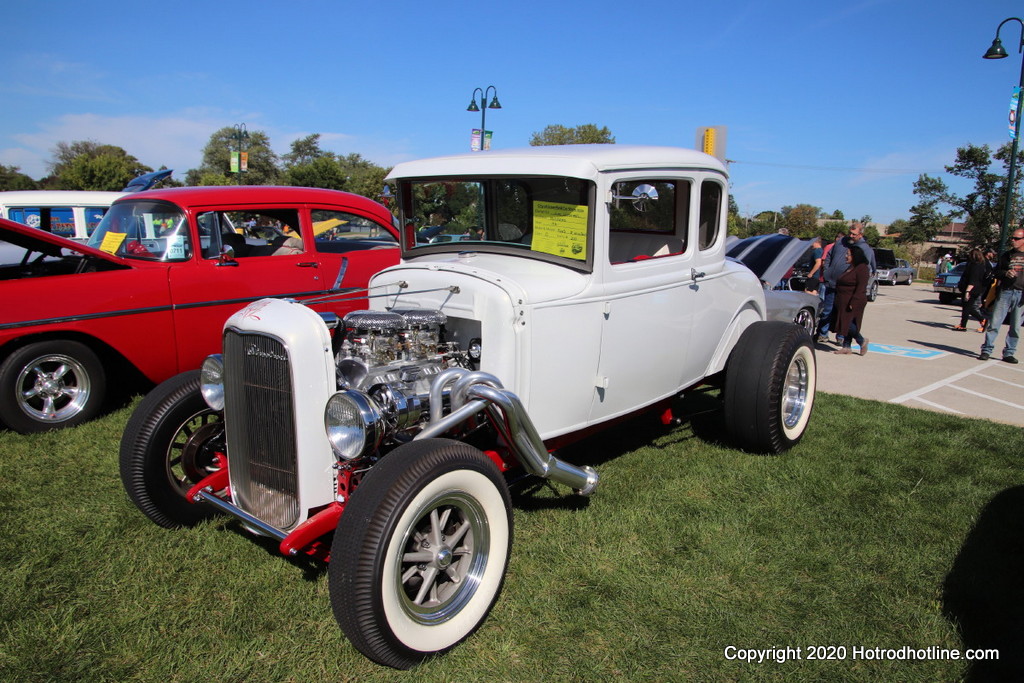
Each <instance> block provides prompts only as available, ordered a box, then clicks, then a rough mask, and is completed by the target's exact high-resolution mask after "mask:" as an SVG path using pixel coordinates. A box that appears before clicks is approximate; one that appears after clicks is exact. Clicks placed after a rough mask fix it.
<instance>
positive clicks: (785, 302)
mask: <svg viewBox="0 0 1024 683" xmlns="http://www.w3.org/2000/svg"><path fill="white" fill-rule="evenodd" d="M729 240H730V241H729V243H728V251H727V252H726V256H728V257H729V258H731V259H733V260H735V261H739V262H740V263H742V264H743V265H745V266H746V267H747V268H749V269H750V270H752V271H753V272H754V275H756V276H757V277H758V279H760V280H761V285H762V286H763V287H764V290H765V292H764V298H765V302H766V303H767V305H768V319H769V320H782V321H785V322H794V323H796V324H797V325H800V326H801V327H803V328H804V329H805V330H807V334H809V335H811V336H812V337H813V336H814V330H815V327H816V326H817V322H818V308H819V307H820V305H821V299H820V298H819V297H818V295H817V294H809V293H807V292H805V291H803V283H804V278H802V277H798V276H797V275H796V274H795V273H794V271H796V270H799V265H800V263H801V262H802V261H804V260H805V257H807V258H809V257H810V250H811V249H812V246H811V243H812V240H801V239H797V238H796V237H790V236H788V235H779V234H770V235H756V236H754V237H748V238H746V239H738V238H733V237H730V238H729Z"/></svg>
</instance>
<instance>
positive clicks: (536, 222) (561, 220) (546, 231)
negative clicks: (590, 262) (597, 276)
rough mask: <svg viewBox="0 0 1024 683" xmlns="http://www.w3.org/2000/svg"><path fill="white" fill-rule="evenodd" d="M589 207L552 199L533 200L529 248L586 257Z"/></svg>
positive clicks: (549, 252) (555, 253)
mask: <svg viewBox="0 0 1024 683" xmlns="http://www.w3.org/2000/svg"><path fill="white" fill-rule="evenodd" d="M588 218H589V207H587V206H585V205H577V204H559V203H556V202H534V203H533V243H532V245H531V247H530V248H531V249H533V251H540V252H543V253H545V254H554V255H555V256H564V257H565V258H571V259H576V260H578V261H586V260H587V223H588Z"/></svg>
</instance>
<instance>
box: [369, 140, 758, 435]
mask: <svg viewBox="0 0 1024 683" xmlns="http://www.w3.org/2000/svg"><path fill="white" fill-rule="evenodd" d="M527 169H529V170H527ZM503 173H505V174H513V175H537V174H540V175H550V176H569V177H574V178H581V179H584V180H587V181H589V182H593V183H594V184H595V185H596V196H597V198H598V205H599V207H602V206H604V205H606V204H609V203H611V202H612V201H613V200H612V198H611V197H612V194H613V185H614V184H615V183H618V182H622V181H631V180H637V179H642V180H653V179H673V180H681V181H686V182H692V183H694V184H698V183H700V182H702V181H710V182H715V183H721V185H722V187H723V188H724V187H725V185H726V183H727V180H726V173H725V169H724V167H722V165H721V164H720V163H719V162H718V161H717V160H716V159H714V158H712V157H709V156H707V155H704V154H701V153H699V152H695V151H690V150H681V149H674V148H657V147H654V148H652V147H630V146H625V145H574V146H569V147H558V148H543V147H541V148H538V147H534V148H530V149H525V150H519V151H502V152H493V151H492V152H488V153H486V154H465V155H462V156H456V157H447V158H445V159H443V160H429V159H428V160H424V161H414V162H408V163H404V164H399V165H398V166H396V167H395V168H394V170H392V172H391V174H390V175H389V176H388V180H389V181H395V182H400V181H401V179H403V178H425V179H429V178H432V177H463V176H474V175H477V176H479V175H490V174H503ZM723 196H724V195H723ZM690 199H691V201H692V202H693V203H694V206H693V207H692V208H691V210H690V211H689V212H688V216H689V218H690V220H689V221H688V222H687V223H686V224H685V225H681V226H679V228H678V229H679V230H680V231H681V232H680V233H679V234H677V235H673V237H676V238H678V239H681V240H682V241H683V242H684V243H686V244H689V245H691V248H689V249H687V250H686V251H685V252H684V253H682V254H679V255H675V256H664V257H661V258H652V259H649V260H643V261H638V262H635V263H615V264H613V263H612V256H611V253H610V252H611V249H612V247H611V241H612V240H613V239H615V238H622V237H625V239H627V240H628V239H629V238H630V236H629V235H620V234H616V235H614V236H613V234H612V233H611V231H610V229H609V221H608V213H607V212H606V211H600V210H599V211H597V215H596V216H595V221H594V227H593V270H592V272H590V273H586V272H579V271H577V270H573V269H571V268H567V267H564V266H562V265H556V264H552V263H546V262H543V261H535V260H531V259H529V258H518V257H515V258H510V257H509V256H508V255H505V254H499V253H486V252H484V251H482V250H475V251H458V249H460V248H461V249H463V250H464V249H467V248H469V245H467V244H466V243H459V244H458V245H457V246H456V247H454V248H453V249H450V250H448V251H445V252H435V253H430V254H424V255H422V256H415V257H412V258H409V256H410V251H409V250H406V251H405V255H406V258H405V260H404V261H403V263H402V264H401V265H399V266H395V267H392V268H389V269H386V270H384V271H382V272H381V273H378V274H377V275H376V276H375V277H374V278H373V279H372V280H371V283H370V285H371V289H374V290H377V289H382V290H383V291H386V292H388V293H389V294H393V295H395V296H388V297H384V298H377V299H372V300H371V307H373V308H377V309H381V310H383V309H385V308H396V307H398V308H413V307H416V308H430V309H438V310H441V311H443V312H445V313H446V314H448V318H449V329H451V328H453V327H454V328H455V329H459V327H458V325H460V324H464V325H465V327H466V331H465V332H464V333H463V334H464V335H473V336H478V337H480V338H481V339H482V340H483V344H484V354H483V359H482V361H481V368H480V369H481V370H483V371H484V372H488V373H490V374H493V375H495V376H496V377H498V378H499V379H501V381H502V382H503V383H504V385H505V386H506V387H507V388H509V389H510V390H512V391H513V392H515V393H516V394H517V395H519V397H520V398H521V399H522V400H523V402H524V404H525V405H526V407H527V409H528V411H529V413H530V414H531V416H533V420H534V423H535V424H536V425H537V429H538V431H539V432H540V435H541V437H542V438H544V439H549V438H552V437H555V436H560V435H564V434H567V433H570V432H573V431H576V430H579V429H583V428H585V427H588V426H590V425H593V424H596V423H600V422H603V421H606V420H610V419H613V418H616V417H619V416H621V415H624V414H627V413H630V412H634V411H636V410H637V409H639V408H643V407H645V406H647V405H650V404H652V403H656V402H657V401H659V400H661V399H664V398H666V397H669V396H672V395H674V394H677V393H679V392H680V391H681V390H682V389H685V388H686V387H689V386H691V385H693V384H695V383H698V382H700V381H701V380H703V379H704V378H705V377H707V376H709V375H712V374H714V373H716V372H718V371H720V370H721V369H722V368H723V367H724V365H725V361H726V359H727V358H728V355H729V352H730V351H731V350H732V346H733V345H734V344H735V342H736V340H737V339H738V337H739V335H740V333H742V331H743V330H744V329H745V328H746V327H747V326H748V325H750V324H751V323H752V322H754V321H757V320H764V319H765V299H764V291H763V290H762V288H761V286H760V283H759V282H758V281H757V278H756V277H753V276H752V274H751V273H750V271H749V270H748V269H746V268H744V267H742V266H740V265H738V264H735V263H732V262H730V261H727V260H726V259H725V256H724V255H725V238H726V229H725V220H726V215H725V214H726V212H725V211H724V210H722V211H720V212H719V214H718V216H717V220H718V221H719V224H718V230H717V232H716V235H715V239H714V241H713V242H712V243H711V244H710V245H708V246H707V247H706V248H704V249H698V248H697V245H698V230H699V228H700V226H699V225H698V223H697V216H699V215H700V212H699V210H698V209H697V207H696V202H697V199H698V193H697V192H691V193H690ZM723 206H724V205H723ZM694 275H697V277H694ZM400 281H403V282H406V283H408V287H407V289H408V290H410V291H413V292H415V291H417V290H424V289H432V288H438V287H442V288H443V287H446V286H458V287H459V289H460V292H459V293H458V294H456V295H449V294H447V293H446V292H432V293H427V294H400V293H399V291H398V289H397V287H396V286H395V283H396V282H400ZM453 321H459V322H458V323H453ZM463 321H464V322H463ZM477 328H479V330H478V329H477ZM563 340H564V341H563ZM566 343H567V345H568V348H565V346H566ZM558 348H562V349H563V352H557V351H555V352H553V350H554V349H558ZM552 387H557V390H555V391H552Z"/></svg>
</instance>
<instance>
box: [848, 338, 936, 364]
mask: <svg viewBox="0 0 1024 683" xmlns="http://www.w3.org/2000/svg"><path fill="white" fill-rule="evenodd" d="M854 348H857V349H860V347H859V346H857V345H856V344H854ZM868 352H869V353H884V354H886V355H889V356H900V357H902V358H917V359H919V360H935V359H936V358H942V357H943V356H948V355H949V354H948V353H946V352H945V351H936V350H934V349H915V348H912V347H909V346H895V345H894V344H876V343H875V342H871V341H869V342H868Z"/></svg>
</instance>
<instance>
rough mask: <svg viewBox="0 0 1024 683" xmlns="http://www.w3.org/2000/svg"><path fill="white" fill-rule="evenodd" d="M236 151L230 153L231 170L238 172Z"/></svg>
mask: <svg viewBox="0 0 1024 683" xmlns="http://www.w3.org/2000/svg"><path fill="white" fill-rule="evenodd" d="M238 166H239V163H238V152H232V153H231V172H232V173H238Z"/></svg>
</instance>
